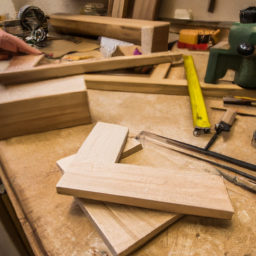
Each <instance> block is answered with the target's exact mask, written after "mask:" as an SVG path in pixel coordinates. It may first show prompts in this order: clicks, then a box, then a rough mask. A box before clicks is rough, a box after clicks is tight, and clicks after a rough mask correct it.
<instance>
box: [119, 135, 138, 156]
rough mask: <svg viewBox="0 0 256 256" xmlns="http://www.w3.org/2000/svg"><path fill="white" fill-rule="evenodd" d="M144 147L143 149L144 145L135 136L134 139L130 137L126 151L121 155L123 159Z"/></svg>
mask: <svg viewBox="0 0 256 256" xmlns="http://www.w3.org/2000/svg"><path fill="white" fill-rule="evenodd" d="M142 149H143V147H142V145H141V143H140V142H139V141H137V140H136V139H134V138H132V139H129V138H128V141H127V143H126V145H125V148H124V151H123V153H122V155H121V159H124V158H126V157H128V156H130V155H133V154H135V153H136V152H138V151H140V150H142Z"/></svg>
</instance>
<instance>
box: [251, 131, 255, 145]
mask: <svg viewBox="0 0 256 256" xmlns="http://www.w3.org/2000/svg"><path fill="white" fill-rule="evenodd" d="M251 144H252V146H253V148H256V130H255V131H254V132H253V136H252V142H251Z"/></svg>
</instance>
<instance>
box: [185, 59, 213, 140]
mask: <svg viewBox="0 0 256 256" xmlns="http://www.w3.org/2000/svg"><path fill="white" fill-rule="evenodd" d="M183 58H184V66H185V71H186V77H187V80H188V91H189V96H190V102H191V108H192V114H193V123H194V128H195V129H194V132H193V134H194V136H199V135H200V134H203V133H209V132H210V130H211V124H210V121H209V118H208V114H207V110H206V107H205V103H204V97H203V93H202V90H201V86H200V83H199V80H198V77H197V73H196V69H195V66H194V62H193V58H192V56H190V55H189V56H183Z"/></svg>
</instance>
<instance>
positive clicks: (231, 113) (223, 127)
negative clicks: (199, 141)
mask: <svg viewBox="0 0 256 256" xmlns="http://www.w3.org/2000/svg"><path fill="white" fill-rule="evenodd" d="M236 114H237V112H236V110H234V109H231V108H229V109H228V110H227V111H226V113H225V114H224V116H223V117H222V119H221V121H220V122H219V123H218V124H216V125H215V130H216V133H215V134H214V135H213V137H212V138H211V140H210V141H209V142H208V144H207V145H206V146H205V148H204V149H205V150H208V149H209V148H210V147H211V145H212V144H213V143H214V141H215V140H216V139H217V138H218V137H219V135H220V133H221V132H222V131H224V132H229V131H230V128H231V126H232V124H233V123H234V121H235V118H236Z"/></svg>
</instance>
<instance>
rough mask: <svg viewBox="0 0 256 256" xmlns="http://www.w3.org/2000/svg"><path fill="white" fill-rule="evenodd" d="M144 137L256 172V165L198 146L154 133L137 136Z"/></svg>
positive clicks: (143, 133)
mask: <svg viewBox="0 0 256 256" xmlns="http://www.w3.org/2000/svg"><path fill="white" fill-rule="evenodd" d="M143 136H149V137H151V138H153V139H156V140H159V141H161V142H163V143H167V144H171V145H175V146H177V147H180V148H184V149H187V150H190V151H194V152H196V153H199V154H202V155H206V156H210V157H213V158H216V159H219V160H222V161H225V162H227V163H231V164H234V165H237V166H240V167H243V168H246V169H249V170H251V171H254V172H256V165H254V164H250V163H247V162H244V161H241V160H237V159H235V158H232V157H229V156H225V155H222V154H219V153H216V152H212V151H207V150H205V149H203V148H199V147H196V146H193V145H190V144H187V143H184V142H180V141H177V140H173V139H169V138H166V137H163V136H160V135H156V134H153V133H150V132H145V131H142V132H141V133H140V134H139V136H137V138H139V137H143Z"/></svg>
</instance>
